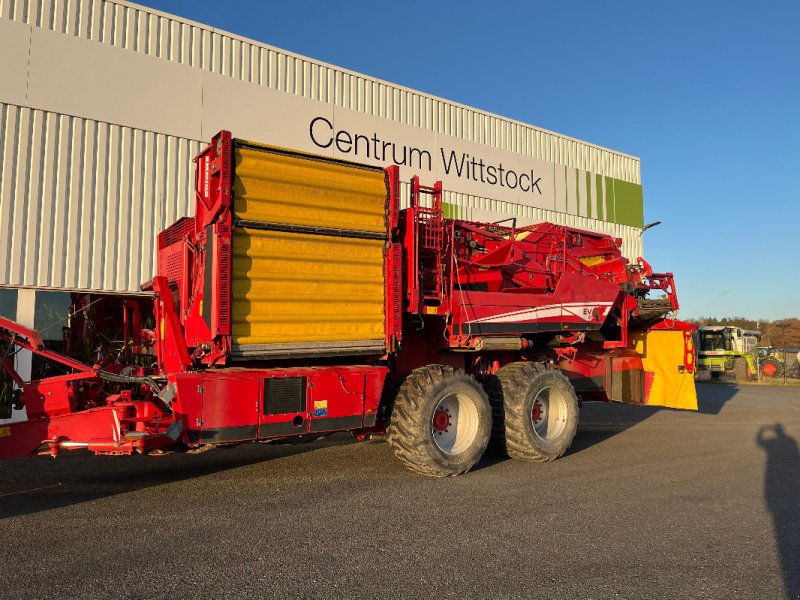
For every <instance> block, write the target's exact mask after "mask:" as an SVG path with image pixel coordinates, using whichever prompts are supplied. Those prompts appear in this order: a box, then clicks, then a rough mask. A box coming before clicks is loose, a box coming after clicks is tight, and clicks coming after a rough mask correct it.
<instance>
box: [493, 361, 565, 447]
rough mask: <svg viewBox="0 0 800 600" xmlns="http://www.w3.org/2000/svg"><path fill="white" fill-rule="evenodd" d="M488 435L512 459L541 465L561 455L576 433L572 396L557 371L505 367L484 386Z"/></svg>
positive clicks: (538, 366) (535, 366) (541, 367)
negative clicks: (490, 415) (490, 417)
mask: <svg viewBox="0 0 800 600" xmlns="http://www.w3.org/2000/svg"><path fill="white" fill-rule="evenodd" d="M488 390H489V397H490V399H491V402H492V408H493V410H494V416H495V419H494V420H495V427H494V437H495V442H496V443H497V445H499V446H501V447H503V448H504V449H505V451H506V453H507V454H508V455H509V456H510V457H512V458H519V459H522V460H528V461H532V462H546V461H549V460H553V459H556V458H558V457H559V456H561V455H562V454H564V452H566V451H567V449H568V448H569V447H570V445H571V444H572V440H573V438H574V437H575V432H576V431H577V429H578V397H577V396H576V394H575V389H574V388H573V387H572V384H571V383H570V382H569V379H567V378H566V377H565V376H564V374H563V373H561V371H558V370H556V369H552V368H548V367H545V366H544V365H541V364H537V363H530V362H517V363H511V364H509V365H506V366H505V367H503V368H502V369H500V370H499V371H498V372H497V375H496V377H495V378H494V379H493V380H492V381H491V382H490V383H489V385H488Z"/></svg>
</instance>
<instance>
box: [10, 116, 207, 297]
mask: <svg viewBox="0 0 800 600" xmlns="http://www.w3.org/2000/svg"><path fill="white" fill-rule="evenodd" d="M200 146H201V144H200V142H196V141H190V140H184V139H180V138H176V137H172V136H166V135H160V134H157V133H154V132H152V131H142V130H139V129H131V128H130V127H120V126H118V125H110V124H108V123H100V122H97V121H92V120H90V119H81V118H77V117H70V116H66V115H57V114H54V113H48V112H44V111H40V110H31V109H29V108H20V107H18V106H13V105H7V104H0V149H1V151H0V254H4V255H6V257H7V258H6V260H0V282H2V283H4V284H11V285H25V286H37V287H59V288H73V289H96V290H120V291H136V290H138V288H139V284H140V283H141V282H142V281H145V280H147V279H150V278H151V277H152V275H153V273H154V272H155V267H156V262H155V252H154V239H155V236H156V235H157V234H158V232H159V231H160V230H161V229H162V228H163V227H164V226H165V224H168V223H171V222H173V221H175V220H176V219H177V218H178V217H179V216H182V215H185V214H188V212H189V210H190V208H191V209H192V210H193V209H194V193H193V190H192V187H193V176H194V168H193V167H194V165H193V164H192V162H191V161H192V157H193V156H194V155H195V154H196V153H197V152H199V150H200Z"/></svg>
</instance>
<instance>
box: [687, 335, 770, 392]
mask: <svg viewBox="0 0 800 600" xmlns="http://www.w3.org/2000/svg"><path fill="white" fill-rule="evenodd" d="M697 334H698V349H697V350H698V352H697V370H698V372H701V373H702V372H703V371H706V372H709V373H710V374H711V377H712V378H714V379H719V378H720V377H723V376H725V377H732V378H734V379H736V380H737V381H746V380H748V379H756V378H757V376H758V375H757V374H758V367H757V366H756V360H757V356H758V355H757V352H756V347H757V344H758V338H759V337H761V332H760V331H754V330H748V329H742V328H741V327H732V326H727V325H707V326H705V327H700V328H698V330H697Z"/></svg>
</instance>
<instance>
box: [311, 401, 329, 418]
mask: <svg viewBox="0 0 800 600" xmlns="http://www.w3.org/2000/svg"><path fill="white" fill-rule="evenodd" d="M314 416H315V417H327V416H328V401H327V400H314Z"/></svg>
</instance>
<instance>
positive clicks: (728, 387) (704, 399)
mask: <svg viewBox="0 0 800 600" xmlns="http://www.w3.org/2000/svg"><path fill="white" fill-rule="evenodd" d="M696 387H697V412H699V413H701V414H704V415H718V414H719V412H720V411H721V410H722V407H723V406H724V405H725V403H726V402H727V401H728V400H730V399H731V398H733V397H734V396H735V395H736V394H738V393H739V386H738V385H736V384H735V383H698V384H696Z"/></svg>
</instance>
